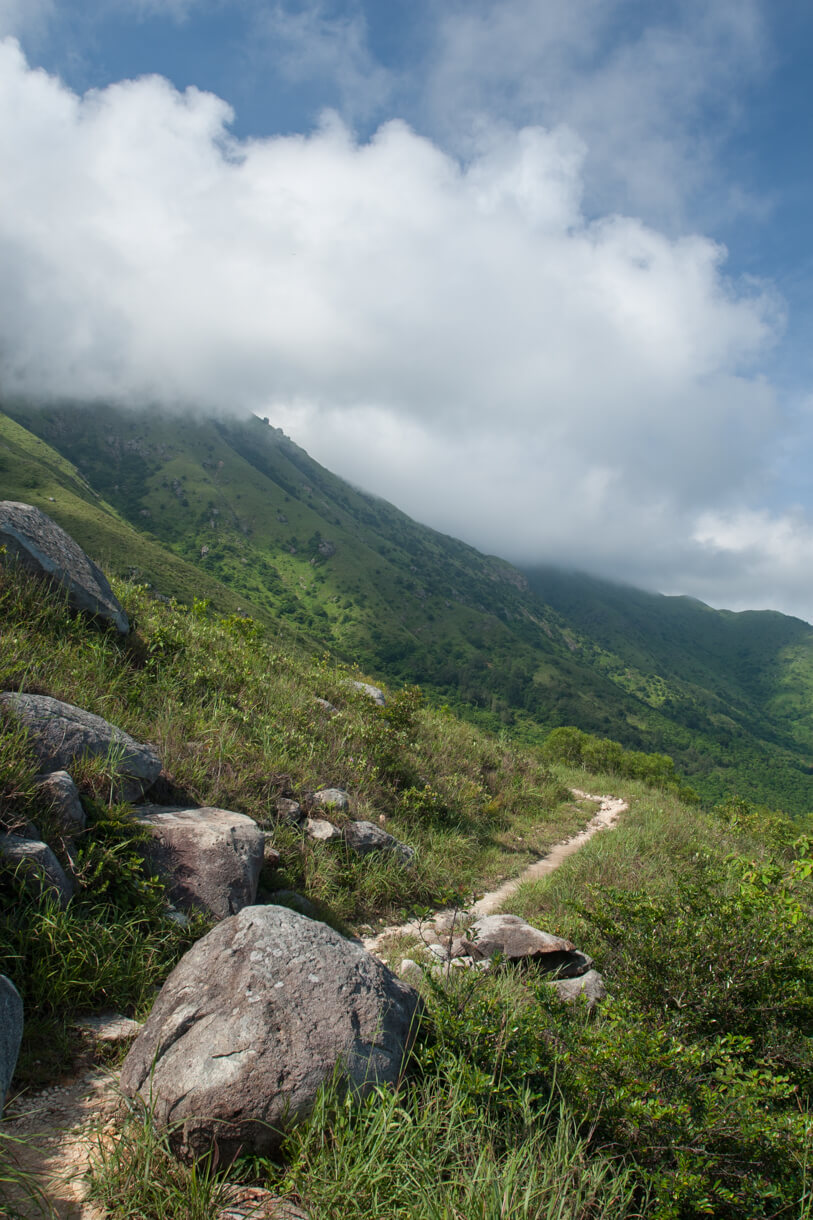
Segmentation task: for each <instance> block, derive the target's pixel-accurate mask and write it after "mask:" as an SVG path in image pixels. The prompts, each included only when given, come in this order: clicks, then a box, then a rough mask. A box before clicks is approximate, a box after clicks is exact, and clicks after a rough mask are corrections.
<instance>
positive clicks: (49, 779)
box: [37, 771, 86, 837]
mask: <svg viewBox="0 0 813 1220" xmlns="http://www.w3.org/2000/svg"><path fill="white" fill-rule="evenodd" d="M37 788H38V789H39V791H40V793H41V794H42V795H43V796H44V797H45V799H46V800H47V801H48V804H49V805H50V808H51V813H52V814H53V815H54V817H55V818H56V820H57V821H58V823H59V826H60V829H61V830H62V831H63V832H64V833H65V834H66V835H68V836H69V837H70V836H72V835H75V834H78V833H79V831H80V830H84V829H85V821H86V819H85V811H84V809H83V808H82V802H81V801H80V799H79V789H78V788H77V787H76V784H75V783H74V782H73V780H72V779H71V777H70V775H68V772H67V771H52V772H51V774H50V775H39V776H37Z"/></svg>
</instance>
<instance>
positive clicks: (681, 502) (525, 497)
mask: <svg viewBox="0 0 813 1220" xmlns="http://www.w3.org/2000/svg"><path fill="white" fill-rule="evenodd" d="M231 119H232V114H231V111H230V109H229V107H228V106H227V105H226V104H225V103H224V102H223V101H222V100H220V99H219V98H217V97H215V96H213V95H211V94H207V93H203V92H200V91H197V90H194V89H190V90H187V91H186V92H183V93H181V92H178V91H177V90H175V89H174V88H173V87H172V86H171V85H170V84H169V83H168V82H167V81H166V80H164V79H162V78H159V77H148V78H143V79H140V80H137V81H126V82H122V83H119V84H116V85H113V86H110V87H108V88H106V89H104V90H100V91H92V92H89V93H87V94H85V95H84V96H78V95H76V94H75V93H72V92H71V91H70V90H69V89H67V88H66V87H65V86H64V85H63V84H62V83H61V82H60V81H59V80H58V79H56V78H54V77H53V76H49V75H47V74H46V73H44V72H43V71H40V70H33V69H32V68H30V67H29V65H28V64H27V62H26V60H25V58H24V56H23V54H22V52H21V50H20V48H19V46H18V44H17V43H16V42H14V41H13V40H12V39H6V40H4V41H2V42H0V158H1V159H2V164H3V166H4V173H3V175H2V178H0V277H2V282H3V283H4V285H5V287H6V291H5V292H4V294H3V296H2V300H0V387H1V388H2V390H3V391H5V392H14V393H27V394H35V395H40V396H41V395H53V396H61V395H70V396H88V397H97V396H103V397H109V398H115V399H117V400H120V401H124V402H129V403H138V402H144V401H154V400H159V401H162V402H166V403H170V404H182V405H188V404H195V405H197V406H199V407H200V408H201V409H222V408H224V407H226V408H234V409H240V410H247V409H250V410H255V411H257V412H259V413H261V414H267V415H269V416H270V417H272V419H273V420H274V421H275V422H278V423H281V424H282V425H283V426H284V427H286V429H287V430H288V431H289V432H290V433H291V434H292V435H293V437H294V439H296V440H297V441H298V442H299V443H301V444H303V445H304V446H305V447H306V448H308V449H309V450H310V451H311V452H312V453H313V454H314V456H315V457H317V458H318V459H319V460H321V461H323V462H324V463H325V464H326V465H327V466H329V467H330V468H331V469H334V470H336V471H337V472H339V473H342V474H344V475H345V477H350V478H352V479H354V480H355V481H356V482H358V483H359V484H361V485H362V486H364V487H366V488H368V489H370V490H372V491H375V492H377V493H379V494H381V495H384V496H386V497H387V498H389V499H391V500H393V501H394V502H395V503H397V504H399V505H400V506H401V507H403V508H404V509H405V510H406V511H408V512H410V513H412V514H413V515H414V516H416V517H418V518H419V519H420V520H423V521H426V522H429V523H431V524H433V525H435V526H437V527H439V528H441V529H445V530H447V531H449V532H452V533H454V534H456V535H458V536H460V537H463V538H465V539H467V540H468V541H471V542H473V543H475V544H476V545H478V546H480V547H482V548H484V549H489V550H492V551H495V552H498V553H500V554H503V555H505V556H507V557H508V558H512V559H515V560H520V561H526V562H530V561H533V560H536V559H539V560H551V559H552V560H555V561H560V562H566V563H570V564H573V565H578V566H587V567H590V568H592V569H593V570H597V571H600V572H603V573H604V574H608V575H616V576H618V577H620V578H623V579H629V580H633V581H636V582H638V583H643V584H645V585H647V586H649V587H658V586H659V587H668V588H671V589H673V590H680V591H687V592H692V593H695V594H697V595H699V596H705V597H707V598H709V599H710V600H713V601H716V602H718V603H720V602H727V603H728V604H732V605H742V604H748V605H755V606H756V605H774V606H777V607H778V608H783V609H786V610H788V611H791V612H797V613H801V614H803V615H804V616H805V617H811V614H813V607H812V606H811V605H810V603H809V602H808V601H807V600H806V599H807V597H808V594H807V591H806V590H805V589H803V588H802V587H801V585H802V582H801V578H800V576H799V568H798V566H797V562H796V561H797V560H798V559H799V558H800V557H803V556H805V555H806V554H808V551H809V550H810V548H811V545H812V544H811V538H812V537H813V535H811V530H810V526H809V523H808V522H807V521H806V520H805V519H804V518H803V517H802V516H800V515H799V514H798V513H793V512H791V513H786V514H784V515H783V514H780V515H779V516H777V517H775V518H771V517H770V516H769V515H767V514H766V513H765V512H764V511H761V509H760V505H762V504H763V503H765V502H766V501H765V496H766V495H767V494H768V493H769V491H770V484H769V472H770V453H771V450H772V446H773V445H774V443H775V439H776V437H777V434H778V433H779V434H781V425H782V420H781V415H780V408H779V406H778V404H777V400H776V396H775V394H774V392H773V390H772V388H771V386H770V385H769V384H768V383H767V382H766V381H765V380H764V379H763V378H762V377H761V376H760V373H759V368H760V360H761V359H763V358H764V355H765V353H766V351H767V350H768V349H769V348H770V345H771V344H772V343H774V342H775V341H776V339H777V336H778V335H779V334H780V333H781V327H782V323H783V318H782V307H781V303H780V302H779V301H777V300H776V299H775V297H774V296H773V295H772V293H771V292H770V290H769V289H768V288H767V287H765V286H763V285H759V284H755V283H736V282H733V281H732V280H731V279H729V278H727V277H726V274H725V251H724V250H723V249H721V248H720V247H719V246H718V245H716V244H715V243H714V242H713V241H710V240H709V239H707V238H705V237H702V236H698V235H689V236H682V237H673V236H670V235H668V234H667V233H665V232H663V231H659V230H658V229H657V228H655V227H653V226H652V225H651V224H646V223H644V222H643V221H642V220H640V219H636V218H635V217H632V216H624V215H620V214H606V215H601V216H598V217H595V216H588V215H586V213H585V211H584V207H583V192H584V165H585V157H586V153H587V149H586V145H585V143H584V141H583V139H582V138H581V136H579V135H577V134H576V133H575V131H574V130H573V128H572V127H569V126H567V125H566V124H560V125H558V126H552V127H548V128H543V127H540V126H533V125H530V126H527V127H525V128H522V129H520V130H511V129H509V128H507V127H494V126H490V127H487V126H484V127H483V128H482V129H481V130H480V133H479V136H478V139H477V142H476V146H475V145H472V147H471V148H470V150H469V154H468V156H467V157H466V159H465V160H461V159H459V158H458V157H456V156H454V155H451V154H450V153H448V152H445V151H443V150H442V149H441V148H440V147H439V146H438V145H437V144H435V143H433V142H432V141H431V140H429V139H428V138H425V137H422V136H420V135H418V134H416V132H415V131H414V130H413V129H411V128H410V127H409V126H407V125H406V124H405V123H403V122H400V121H391V122H387V123H384V124H383V125H382V126H381V127H380V128H379V129H378V130H377V131H376V132H375V134H374V136H373V137H372V138H371V139H369V140H367V141H364V142H360V141H359V140H358V139H356V138H355V137H354V135H353V133H352V132H351V131H350V130H349V129H348V128H347V127H346V126H345V125H344V123H343V122H342V121H341V120H339V119H338V118H337V117H336V116H335V115H333V116H331V115H330V114H328V115H326V116H325V117H324V119H323V122H322V124H321V126H320V127H319V128H318V130H316V131H315V132H314V133H313V134H311V135H309V136H292V137H273V138H268V139H263V140H259V139H255V140H245V141H237V140H235V139H234V138H232V136H231V135H230V129H229V125H230V122H231ZM784 439H785V441H786V440H787V437H785V438H784ZM806 566H807V565H805V568H806Z"/></svg>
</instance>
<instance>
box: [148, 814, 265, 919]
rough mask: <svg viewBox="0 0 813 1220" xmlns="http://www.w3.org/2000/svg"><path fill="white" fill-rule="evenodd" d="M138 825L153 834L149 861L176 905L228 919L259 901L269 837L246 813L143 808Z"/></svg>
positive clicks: (149, 846) (149, 847)
mask: <svg viewBox="0 0 813 1220" xmlns="http://www.w3.org/2000/svg"><path fill="white" fill-rule="evenodd" d="M138 821H139V822H140V823H141V825H142V826H146V827H147V829H148V830H149V831H150V834H151V835H152V842H151V843H149V844H147V845H146V849H145V858H146V860H147V863H148V864H149V865H150V866H151V867H152V868H153V869H155V871H156V872H157V873H158V875H159V876H160V877H161V878H162V879H163V880H164V881H165V882H166V884H167V888H168V890H169V896H170V899H171V900H172V902H174V903H177V904H178V905H179V906H181V907H199V908H201V909H203V910H204V911H208V912H209V913H210V914H211V915H214V916H215V918H216V919H225V918H226V916H227V915H235V914H236V913H237V912H238V911H241V910H242V909H243V907H247V906H251V904H252V903H253V902H254V901H255V900H256V897H257V883H258V881H259V878H260V869H261V868H262V865H263V850H264V847H265V835H264V834H263V832H262V831H261V830H260V828H259V826H258V825H257V823H256V822H254V821H253V820H252V819H251V818H249V817H246V815H245V814H244V813H232V812H231V811H230V810H228V809H213V808H211V807H209V806H204V808H202V809H183V808H178V807H174V806H170V807H166V806H164V805H142V806H140V808H139V810H138Z"/></svg>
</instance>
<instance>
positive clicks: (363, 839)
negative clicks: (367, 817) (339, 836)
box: [342, 822, 415, 864]
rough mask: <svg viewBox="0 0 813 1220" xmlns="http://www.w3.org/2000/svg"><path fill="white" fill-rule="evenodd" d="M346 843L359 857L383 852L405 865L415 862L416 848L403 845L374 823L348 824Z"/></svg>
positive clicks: (345, 829) (345, 830)
mask: <svg viewBox="0 0 813 1220" xmlns="http://www.w3.org/2000/svg"><path fill="white" fill-rule="evenodd" d="M342 833H343V835H344V841H345V843H346V844H347V846H348V847H349V848H351V850H352V851H354V852H356V853H357V854H358V855H359V856H366V855H368V854H369V853H370V852H373V851H382V852H386V853H389V854H392V855H395V856H397V857H398V859H399V860H400V861H401V862H402V863H403V864H413V863H414V862H415V848H414V847H409V846H408V844H406V843H401V842H400V841H399V840H398V839H396V838H395V837H394V836H393V835H391V834H388V833H387V831H386V830H382V829H381V827H380V826H376V825H375V823H374V822H348V823H347V825H346V826H345V827H344V830H343V832H342Z"/></svg>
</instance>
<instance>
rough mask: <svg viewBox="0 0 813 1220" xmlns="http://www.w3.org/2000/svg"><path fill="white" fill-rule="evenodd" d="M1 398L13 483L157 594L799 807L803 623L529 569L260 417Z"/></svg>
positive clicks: (529, 728)
mask: <svg viewBox="0 0 813 1220" xmlns="http://www.w3.org/2000/svg"><path fill="white" fill-rule="evenodd" d="M3 405H4V409H5V411H6V412H7V415H8V416H12V417H13V418H14V419H15V420H16V421H17V431H16V432H15V433H14V434H13V435H12V433H11V430H12V429H14V428H15V425H14V424H12V423H11V421H10V420H9V419H8V418H6V420H5V421H4V422H3V427H2V430H0V446H2V447H1V448H0V452H1V453H2V454H3V460H4V461H5V464H6V465H5V469H4V470H3V471H0V476H2V486H3V495H4V496H11V495H12V494H13V495H14V497H15V498H23V499H30V500H32V501H33V502H35V503H39V504H41V505H42V507H44V508H45V509H46V511H50V512H51V513H52V515H53V516H55V517H56V518H57V520H60V521H61V523H62V524H65V525H66V527H67V528H69V529H71V530H72V532H74V533H75V534H76V536H77V537H78V538H79V539H80V541H82V542H83V543H84V544H85V545H89V548H90V549H91V550H92V551H93V552H94V554H95V555H96V556H98V557H99V558H102V559H103V560H104V561H105V562H106V564H107V566H108V568H110V569H111V570H113V571H114V572H119V573H122V574H128V573H129V571H130V569H131V568H132V567H137V568H139V569H140V570H141V571H143V572H144V573H149V574H150V575H149V576H148V577H147V579H150V581H151V582H152V583H154V584H155V586H156V588H158V589H159V590H160V591H161V592H165V593H174V594H175V595H177V596H179V597H182V598H184V599H185V600H188V601H189V600H191V596H192V595H195V596H198V597H201V596H206V597H211V598H212V600H213V601H214V602H215V604H217V605H218V606H224V608H227V609H228V608H231V606H228V605H226V603H224V600H223V598H224V594H225V593H226V592H228V596H229V597H230V598H231V599H233V601H232V604H234V603H235V602H237V603H239V604H240V605H241V606H242V607H244V608H246V609H248V610H249V612H251V613H252V614H256V616H257V617H259V618H262V619H265V620H266V621H270V622H273V623H275V624H277V629H279V630H285V631H287V630H289V629H294V630H295V631H297V632H299V633H301V635H302V637H303V638H304V639H305V640H306V641H309V642H311V644H312V645H314V646H316V645H318V646H320V647H326V648H328V649H329V650H330V651H331V652H332V653H333V654H334V655H336V656H337V657H339V658H341V659H343V660H346V661H350V662H352V663H356V664H358V665H360V666H362V667H363V668H364V669H366V670H367V671H368V672H369V673H370V674H373V675H374V674H376V673H380V674H381V675H383V676H386V677H388V678H389V679H390V680H394V681H396V682H398V681H403V682H418V683H420V684H422V685H423V686H424V687H426V688H427V690H428V691H430V692H432V693H433V694H434V696H435V697H436V698H438V699H441V700H446V701H447V702H450V703H454V704H456V705H457V706H459V707H465V708H466V709H467V713H468V714H469V715H470V716H472V717H473V718H475V719H479V720H481V721H483V722H486V723H490V724H491V725H496V726H499V725H500V724H502V725H506V726H510V727H511V729H512V731H513V732H514V733H515V734H518V735H521V736H523V737H524V738H526V739H527V740H532V741H533V740H541V739H542V738H543V737H544V735H545V734H546V733H547V731H549V729H550V728H552V727H555V726H557V725H563V724H575V725H578V726H579V727H580V728H582V729H585V730H587V731H589V732H593V733H597V734H599V735H602V736H607V737H612V738H615V739H616V740H619V741H621V742H623V743H624V744H625V745H627V746H631V747H633V748H636V749H649V750H658V751H661V752H666V753H670V754H672V755H673V756H674V757H675V759H676V761H677V763H678V766H679V767H680V769H681V770H683V771H684V772H685V773H686V774H688V775H689V776H690V778H691V781H692V783H693V784H694V786H695V787H697V788H698V790H699V791H701V792H702V793H703V794H704V795H705V796H707V797H709V798H717V797H719V796H722V795H724V794H726V793H729V792H731V791H740V792H744V793H747V794H748V795H749V796H751V797H752V798H754V799H759V800H763V801H765V802H767V803H771V804H777V805H782V806H783V807H785V808H788V809H791V810H804V809H807V808H809V807H810V804H811V799H810V793H811V791H812V790H813V779H811V774H810V762H811V756H812V755H813V742H811V739H810V738H811V735H810V730H809V726H808V725H807V724H806V721H805V709H806V707H807V706H809V693H810V690H811V687H812V686H813V651H812V648H813V644H812V641H813V631H811V629H810V628H809V627H808V626H807V625H806V624H802V623H800V622H799V620H794V619H787V618H785V617H784V616H782V615H761V614H755V615H727V614H725V613H720V612H717V611H713V610H711V609H710V608H709V607H705V606H702V605H701V604H700V603H696V602H691V601H690V600H689V599H670V598H661V599H659V598H653V597H652V596H651V595H648V594H640V595H639V592H638V591H637V590H618V589H616V587H615V586H609V588H608V592H607V596H606V598H605V597H604V595H603V593H602V591H601V589H600V588H599V587H598V586H599V585H600V584H601V582H594V585H591V584H590V582H589V580H588V581H587V583H585V580H584V579H583V578H580V577H571V576H569V575H567V574H562V573H559V574H558V575H556V576H554V574H551V573H539V572H537V573H531V574H528V576H527V578H526V575H523V574H522V573H520V572H519V571H518V570H517V569H516V568H514V567H512V566H511V565H510V564H508V563H506V562H504V561H503V560H500V559H497V558H493V557H489V556H485V555H482V554H481V553H479V552H478V551H476V550H474V549H473V548H472V547H468V546H466V545H464V544H463V543H461V542H458V541H456V540H455V539H452V538H448V537H446V536H444V535H442V534H439V533H437V532H436V531H434V530H431V529H428V528H426V527H424V526H421V525H419V524H418V523H416V522H415V521H412V520H411V519H410V518H409V517H407V516H406V515H405V514H404V513H401V512H400V511H399V510H398V509H396V508H394V507H393V506H392V505H390V504H387V503H386V502H385V501H382V500H380V499H377V498H375V497H372V496H369V495H366V494H364V493H363V492H360V491H358V490H357V489H354V488H353V487H351V486H350V485H349V484H347V483H346V482H344V481H343V480H342V479H339V478H338V477H336V476H335V475H333V474H331V473H330V472H329V471H327V470H325V469H324V468H323V467H321V466H320V465H319V464H318V463H316V462H314V461H313V460H312V459H311V458H310V457H309V456H308V455H307V454H306V453H305V452H304V451H303V450H302V449H300V448H299V447H298V446H297V445H295V444H294V443H293V442H292V441H290V440H289V439H288V438H287V437H285V436H284V435H283V434H282V433H281V432H280V431H278V430H277V429H274V428H273V427H271V426H270V425H269V424H268V423H267V422H265V421H262V420H258V419H255V418H253V417H252V418H249V419H236V418H230V419H219V420H217V419H201V418H199V417H193V416H191V415H189V416H181V415H177V414H175V415H171V416H168V415H165V414H161V413H159V412H157V411H153V412H147V413H134V412H124V411H120V410H116V409H114V408H112V407H108V406H103V405H94V406H86V405H83V404H62V405H59V406H48V407H43V408H33V407H31V406H29V405H26V404H22V403H19V402H14V403H9V402H7V403H4V404H3ZM0 421H2V417H1V416H0ZM26 437H27V438H28V440H27V441H24V439H23V438H26ZM43 442H44V444H43ZM15 446H16V448H15ZM37 446H41V448H37ZM66 459H67V464H66V463H65V460H66ZM59 462H62V463H63V465H62V466H61V467H60V466H59ZM55 471H57V473H58V478H57V474H56V473H54V472H55ZM32 479H33V480H34V483H35V486H32V487H30V488H28V489H26V486H25V484H26V480H27V481H28V482H29V483H30V482H31V481H32ZM54 480H56V482H57V483H59V485H60V487H61V488H62V490H61V491H60V493H59V496H57V495H56V494H55V492H54V491H53V490H50V491H49V490H47V489H48V488H49V487H52V486H53V485H54ZM71 480H72V482H71ZM12 482H13V486H14V490H13V493H12V491H9V490H7V489H6V488H7V485H8V486H9V487H10V486H11V484H12ZM48 495H54V497H55V502H54V503H51V502H50V501H48V500H47V496H48ZM69 495H70V496H72V497H74V499H73V500H72V501H69V500H68V496H69ZM37 497H39V498H37ZM43 497H45V499H43ZM75 501H78V502H79V503H81V505H82V506H83V507H82V508H81V509H76V507H75ZM91 508H93V509H94V511H95V516H93V522H92V528H91V523H90V520H86V519H85V518H89V517H90V516H91V511H90V510H91ZM71 513H73V516H74V517H76V516H77V513H78V515H79V516H80V517H82V518H83V520H82V522H81V524H82V528H77V525H76V524H75V522H74V521H73V520H70V514H71ZM128 527H130V533H128V535H127V538H128V539H129V540H130V541H128V542H127V543H126V544H125V542H124V540H123V536H122V534H121V531H122V530H124V529H126V528H128ZM83 529H84V531H85V532H84V533H83ZM93 531H95V533H93ZM105 531H108V533H107V536H106V535H105ZM134 531H137V535H134ZM134 536H137V537H138V538H139V540H140V541H139V545H140V546H142V547H143V546H149V547H150V548H153V549H151V550H150V551H149V554H148V555H142V554H141V553H140V552H139V551H138V548H137V547H136V546H135V544H133V546H132V549H131V545H130V543H131V541H132V539H133V537H134ZM89 537H90V538H91V542H89V541H88V539H89ZM91 543H92V544H91ZM157 544H161V547H162V548H165V549H163V550H161V549H160V548H159V547H158V546H157ZM159 550H160V553H161V554H162V555H163V556H164V560H163V564H164V568H163V570H161V569H159V566H158V558H157V554H155V555H154V551H155V552H158V551H159Z"/></svg>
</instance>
